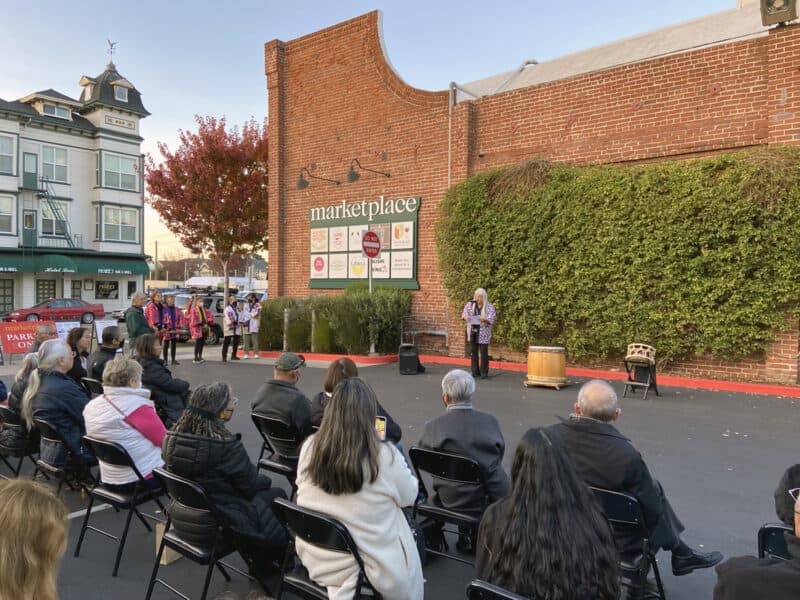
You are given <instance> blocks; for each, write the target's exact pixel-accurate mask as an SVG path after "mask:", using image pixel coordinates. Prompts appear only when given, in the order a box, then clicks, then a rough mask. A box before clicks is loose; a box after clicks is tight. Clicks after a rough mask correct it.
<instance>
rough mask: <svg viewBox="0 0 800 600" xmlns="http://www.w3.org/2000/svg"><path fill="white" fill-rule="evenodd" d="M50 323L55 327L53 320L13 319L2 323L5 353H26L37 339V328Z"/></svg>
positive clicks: (1, 334) (0, 336) (1, 332)
mask: <svg viewBox="0 0 800 600" xmlns="http://www.w3.org/2000/svg"><path fill="white" fill-rule="evenodd" d="M42 324H48V325H52V326H54V327H55V325H56V324H55V323H54V322H53V321H11V322H9V323H0V343H1V344H2V346H3V354H4V355H7V354H25V353H27V352H28V348H30V347H31V344H33V342H35V341H36V328H37V327H38V326H39V325H42Z"/></svg>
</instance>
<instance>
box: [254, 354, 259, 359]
mask: <svg viewBox="0 0 800 600" xmlns="http://www.w3.org/2000/svg"><path fill="white" fill-rule="evenodd" d="M253 358H261V357H260V356H259V355H258V354H253Z"/></svg>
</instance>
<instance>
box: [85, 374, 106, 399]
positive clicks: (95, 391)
mask: <svg viewBox="0 0 800 600" xmlns="http://www.w3.org/2000/svg"><path fill="white" fill-rule="evenodd" d="M81 381H82V382H83V385H85V386H86V389H87V390H89V393H90V394H91V395H92V398H96V397H97V396H101V395H102V394H103V382H102V381H98V380H97V379H92V378H91V377H81Z"/></svg>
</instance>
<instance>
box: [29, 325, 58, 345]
mask: <svg viewBox="0 0 800 600" xmlns="http://www.w3.org/2000/svg"><path fill="white" fill-rule="evenodd" d="M57 331H58V330H57V329H56V326H55V325H53V324H52V323H39V324H38V325H37V326H36V333H34V337H35V338H36V339H37V340H40V341H41V340H44V339H46V338H49V337H50V336H51V335H53V333H56V332H57ZM51 332H52V333H51Z"/></svg>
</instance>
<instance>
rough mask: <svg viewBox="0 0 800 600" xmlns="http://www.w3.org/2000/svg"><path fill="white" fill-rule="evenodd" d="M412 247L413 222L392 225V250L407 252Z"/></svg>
mask: <svg viewBox="0 0 800 600" xmlns="http://www.w3.org/2000/svg"><path fill="white" fill-rule="evenodd" d="M413 247H414V221H403V222H402V223H392V250H398V249H400V250H409V249H411V248H413Z"/></svg>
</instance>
